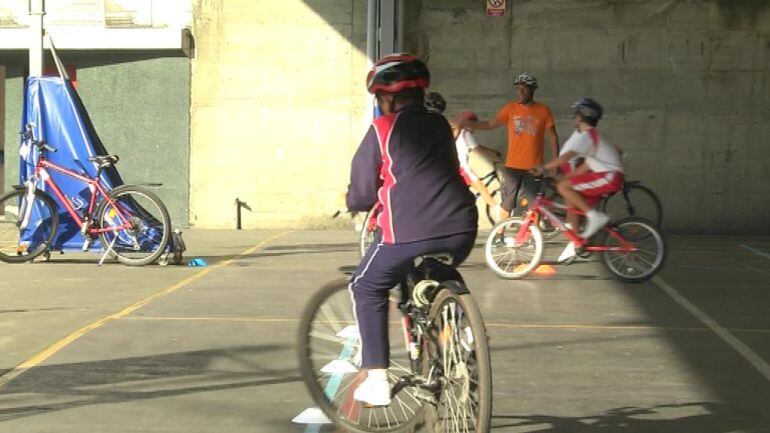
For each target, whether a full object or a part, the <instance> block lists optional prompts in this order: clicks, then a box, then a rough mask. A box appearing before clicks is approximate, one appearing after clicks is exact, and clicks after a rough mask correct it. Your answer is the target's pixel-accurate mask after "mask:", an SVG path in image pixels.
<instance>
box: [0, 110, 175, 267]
mask: <svg viewBox="0 0 770 433" xmlns="http://www.w3.org/2000/svg"><path fill="white" fill-rule="evenodd" d="M22 136H23V139H24V143H25V144H24V145H26V146H29V147H28V149H29V150H30V151H34V150H36V151H37V152H38V159H37V163H36V165H35V170H34V173H33V175H32V176H31V177H30V178H29V179H28V180H27V182H26V183H25V185H18V186H15V187H14V190H13V191H10V192H7V193H5V194H4V195H3V196H2V197H0V212H2V216H0V260H2V261H5V262H12V263H17V262H27V261H30V260H32V259H34V258H35V257H37V256H39V255H41V254H50V249H51V248H52V246H53V245H54V238H55V236H56V234H57V230H58V228H59V213H58V210H57V205H56V201H55V200H54V198H53V197H52V196H51V195H49V194H48V193H47V192H45V191H44V190H42V189H39V188H38V183H39V182H40V181H42V183H43V184H44V185H45V188H46V189H47V190H48V191H50V192H52V193H53V196H54V197H55V198H56V200H58V201H59V203H61V204H62V206H63V207H64V209H65V210H66V211H67V213H68V214H69V215H70V216H71V217H72V220H73V221H74V223H75V224H76V227H75V228H74V229H75V230H79V231H80V233H81V234H82V235H83V237H84V238H85V243H84V245H83V250H84V251H85V250H88V248H89V247H90V245H91V243H92V242H93V241H94V240H96V239H98V240H99V241H100V242H101V245H102V248H103V249H104V250H105V253H104V255H103V256H102V261H103V260H104V258H105V257H106V255H107V254H109V255H110V256H112V257H114V258H116V259H117V260H118V261H119V262H121V263H124V264H126V265H133V266H139V265H146V264H149V263H152V262H154V261H155V260H156V259H158V257H160V256H161V254H163V253H164V251H165V250H166V246H167V245H168V242H169V237H170V235H171V219H170V217H169V214H168V211H167V210H166V207H165V205H164V204H163V202H162V201H161V200H160V199H159V198H158V197H157V196H156V195H155V194H153V193H152V192H150V191H148V190H147V189H145V188H142V187H139V186H134V185H122V186H119V187H117V188H114V189H112V190H111V191H108V189H107V187H106V186H105V185H104V184H103V183H102V181H101V174H102V171H103V170H105V169H107V168H109V167H112V166H113V165H114V164H115V163H117V162H118V159H119V158H118V156H117V155H99V156H94V157H91V158H89V159H88V160H89V161H90V162H92V163H94V164H96V166H97V167H98V170H97V174H96V176H94V177H91V176H89V175H88V174H86V173H77V172H75V171H73V170H70V169H68V168H65V167H62V166H60V165H57V164H55V163H53V162H51V161H49V160H48V159H47V158H46V153H47V152H56V149H55V148H54V147H52V146H51V145H49V144H48V143H44V142H43V141H42V140H36V139H35V137H34V135H33V132H32V128H31V126H30V125H27V126H26V128H25V132H24V133H23V134H22ZM49 170H50V172H49ZM52 173H59V174H61V175H64V176H67V177H70V178H73V179H76V180H78V181H80V182H82V183H84V184H85V186H87V189H88V190H89V191H90V197H88V200H87V203H88V206H87V207H86V208H85V211H83V213H82V215H81V214H79V213H78V211H77V210H76V207H77V206H76V205H75V204H73V203H72V201H71V200H70V199H69V198H67V197H66V196H65V195H64V194H63V193H62V191H61V189H60V188H59V187H58V186H57V184H56V181H55V180H54V178H53V176H52ZM100 262H101V261H100Z"/></svg>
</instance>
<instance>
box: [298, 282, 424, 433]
mask: <svg viewBox="0 0 770 433" xmlns="http://www.w3.org/2000/svg"><path fill="white" fill-rule="evenodd" d="M390 306H391V307H393V308H391V309H390V311H394V309H395V311H396V312H398V313H399V314H400V311H399V310H398V309H397V308H396V307H395V305H394V304H393V303H391V305H390ZM321 316H323V320H322V317H321ZM390 323H392V322H389V324H390ZM357 329H358V327H357V324H356V321H355V318H354V316H353V304H352V301H351V297H350V292H349V291H348V279H347V278H340V279H337V280H334V281H331V282H329V283H327V284H326V285H324V286H323V287H322V288H321V289H320V290H319V291H317V292H316V293H315V294H314V295H313V296H312V297H311V298H310V300H309V301H308V303H307V304H306V306H305V309H304V310H303V312H302V315H301V316H300V323H299V331H298V335H297V360H298V364H299V370H300V375H301V376H302V379H303V381H304V382H305V386H306V388H307V389H308V391H309V393H310V395H311V397H312V398H313V401H315V403H316V404H317V405H318V407H319V408H320V409H321V410H322V411H323V412H324V414H325V415H326V416H327V417H328V418H329V419H330V420H332V421H333V422H334V423H335V425H338V426H340V427H342V428H344V429H345V430H347V431H350V432H353V433H372V432H384V433H402V432H411V431H413V430H414V429H415V428H416V427H418V426H419V425H420V424H422V422H423V421H424V408H425V405H424V404H423V403H422V402H421V401H418V400H417V399H416V398H414V394H410V392H413V389H412V388H409V387H407V388H403V389H402V390H400V391H399V392H398V393H397V394H396V395H395V396H393V402H392V403H391V405H390V406H386V407H374V408H368V407H365V406H363V405H361V404H360V403H358V402H355V401H353V400H352V394H353V390H354V389H355V386H356V385H357V383H359V382H360V380H362V379H363V377H362V375H361V373H362V372H361V371H360V369H358V367H357V360H356V358H357V355H356V353H357V352H360V344H361V343H360V337H358V336H357V335H356V334H357ZM394 334H395V335H394ZM402 339H403V336H402V334H401V332H400V331H394V330H391V332H390V341H391V346H394V345H395V344H399V343H400V344H403V340H402ZM400 352H403V355H401V357H399V355H398V354H397V353H396V351H394V350H391V363H390V367H389V369H388V379H389V380H390V382H391V384H392V383H394V382H395V380H394V378H396V377H397V373H411V367H410V362H409V358H408V356H407V354H406V353H405V351H403V350H402V351H400ZM400 352H399V353H400ZM402 359H404V360H405V361H404V362H403V364H401V362H400V361H401V360H402ZM335 362H336V363H337V364H333V363H335ZM340 364H341V365H343V366H344V367H345V368H341V369H340V368H339V367H335V368H334V369H332V370H328V369H327V370H326V372H325V373H324V368H326V367H329V366H331V365H337V366H339V365H340ZM351 367H352V368H354V369H355V371H352V370H351ZM330 371H336V372H334V373H330ZM340 371H341V372H340ZM330 395H331V396H330ZM410 397H411V399H409V398H410ZM340 402H342V403H340ZM409 403H411V405H410V404H409ZM406 407H408V408H410V409H411V411H413V412H410V413H409V414H407V409H405V408H406ZM396 410H397V411H403V413H402V414H398V413H395V411H396ZM386 416H388V417H392V418H393V419H392V420H390V421H388V422H389V423H392V425H388V422H386V423H385V425H384V427H383V426H380V425H376V426H375V425H372V423H373V422H374V423H378V424H379V423H380V422H384V421H386V420H385V418H386ZM354 418H355V419H358V420H363V421H364V422H368V423H369V425H367V426H362V425H360V423H359V422H357V421H355V420H354Z"/></svg>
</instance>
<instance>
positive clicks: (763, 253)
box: [741, 244, 770, 259]
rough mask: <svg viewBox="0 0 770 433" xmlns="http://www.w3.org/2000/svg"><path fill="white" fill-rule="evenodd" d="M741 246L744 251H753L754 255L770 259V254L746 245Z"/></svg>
mask: <svg viewBox="0 0 770 433" xmlns="http://www.w3.org/2000/svg"><path fill="white" fill-rule="evenodd" d="M741 246H742V247H743V249H744V250H749V251H751V252H752V253H754V254H759V255H760V256H762V257H765V258H768V259H770V254H767V253H766V252H763V251H759V250H758V249H756V248H754V247H750V246H748V245H746V244H743V245H741Z"/></svg>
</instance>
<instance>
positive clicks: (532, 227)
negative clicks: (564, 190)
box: [484, 179, 666, 282]
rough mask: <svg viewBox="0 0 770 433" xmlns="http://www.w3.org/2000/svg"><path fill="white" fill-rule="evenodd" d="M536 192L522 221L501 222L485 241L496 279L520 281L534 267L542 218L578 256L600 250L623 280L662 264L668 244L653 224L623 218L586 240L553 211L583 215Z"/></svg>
mask: <svg viewBox="0 0 770 433" xmlns="http://www.w3.org/2000/svg"><path fill="white" fill-rule="evenodd" d="M547 181H550V179H549V180H547ZM540 189H541V191H540V192H539V193H538V195H537V198H536V199H535V203H534V204H533V205H532V208H531V209H530V211H529V212H527V214H526V215H525V217H524V218H509V219H507V220H504V221H501V222H500V223H499V224H497V225H496V226H495V227H494V228H493V229H492V231H491V232H490V234H489V237H488V238H487V242H486V245H485V249H484V253H485V258H486V262H487V265H488V266H489V268H490V269H492V271H494V272H495V273H496V274H497V275H498V276H500V277H502V278H509V279H513V278H522V277H524V276H526V275H527V274H529V273H530V272H532V271H533V270H534V269H535V268H537V266H538V265H539V264H540V262H541V260H542V257H543V249H544V246H543V234H542V232H541V229H540V226H542V224H541V223H540V222H541V220H546V221H548V223H549V224H550V226H551V227H554V230H555V231H557V232H563V233H564V234H565V235H566V236H567V238H569V240H570V241H572V242H574V243H575V246H576V249H577V251H578V253H581V252H601V253H602V262H603V263H604V265H605V266H606V267H607V268H608V269H609V270H610V271H611V272H612V273H613V274H615V275H616V276H618V277H619V278H621V279H623V280H625V281H630V282H640V281H645V280H647V279H649V278H651V277H652V276H653V275H655V273H656V272H658V271H659V270H660V268H661V267H662V266H663V262H664V260H665V257H666V243H665V239H664V238H663V234H662V233H661V232H660V231H659V229H658V226H657V225H656V224H655V223H653V222H652V221H649V220H647V219H644V218H639V217H635V216H631V217H626V218H622V219H620V220H615V221H612V222H611V223H610V224H608V225H607V226H606V227H605V228H604V229H603V230H602V231H600V232H599V233H597V234H596V235H594V236H593V237H591V238H590V239H583V238H581V237H580V236H578V235H577V234H576V231H575V230H576V229H575V228H568V227H566V226H565V223H564V221H563V220H562V219H560V218H559V217H558V216H556V215H555V212H573V213H576V214H579V215H584V213H583V212H581V211H579V210H578V209H575V208H572V207H568V206H565V205H563V204H560V203H555V202H554V201H552V200H550V199H547V198H544V196H543V192H542V188H540Z"/></svg>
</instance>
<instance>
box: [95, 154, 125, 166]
mask: <svg viewBox="0 0 770 433" xmlns="http://www.w3.org/2000/svg"><path fill="white" fill-rule="evenodd" d="M88 160H89V161H91V162H93V163H95V164H96V165H98V166H99V167H101V168H107V167H111V166H113V165H115V163H116V162H118V161H119V160H120V158H119V157H118V155H97V156H92V157H90V158H88Z"/></svg>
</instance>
